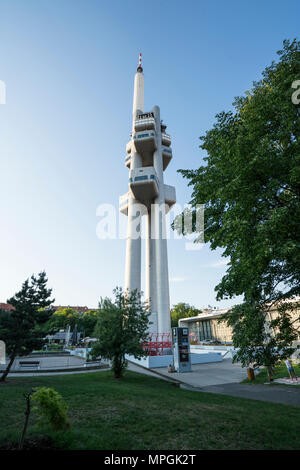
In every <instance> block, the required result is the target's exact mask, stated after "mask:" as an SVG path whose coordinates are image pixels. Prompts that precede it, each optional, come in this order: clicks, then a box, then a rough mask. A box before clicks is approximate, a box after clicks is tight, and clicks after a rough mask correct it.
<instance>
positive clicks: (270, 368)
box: [267, 366, 273, 382]
mask: <svg viewBox="0 0 300 470" xmlns="http://www.w3.org/2000/svg"><path fill="white" fill-rule="evenodd" d="M267 371H268V377H269V382H272V381H273V368H272V366H267Z"/></svg>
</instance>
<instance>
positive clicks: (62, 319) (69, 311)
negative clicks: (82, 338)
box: [49, 307, 81, 330]
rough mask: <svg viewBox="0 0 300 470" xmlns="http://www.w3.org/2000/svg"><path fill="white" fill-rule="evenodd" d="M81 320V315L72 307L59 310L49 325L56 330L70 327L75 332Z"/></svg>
mask: <svg viewBox="0 0 300 470" xmlns="http://www.w3.org/2000/svg"><path fill="white" fill-rule="evenodd" d="M80 320H81V316H80V314H79V313H78V312H77V311H76V310H74V309H73V308H71V307H66V308H59V309H58V310H56V311H55V312H54V313H53V315H52V317H51V318H50V320H49V325H51V327H52V328H55V329H64V330H65V329H66V328H67V327H68V326H70V327H71V329H72V330H73V329H74V327H75V325H76V324H78V323H79V322H80Z"/></svg>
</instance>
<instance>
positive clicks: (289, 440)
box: [0, 372, 300, 450]
mask: <svg viewBox="0 0 300 470" xmlns="http://www.w3.org/2000/svg"><path fill="white" fill-rule="evenodd" d="M38 386H46V387H53V388H54V389H55V390H57V391H58V392H59V393H60V394H61V395H62V396H63V398H64V399H65V401H66V402H67V404H68V406H69V411H68V417H69V420H70V422H71V428H70V430H68V431H66V432H63V433H51V432H49V431H48V430H46V429H44V430H43V433H47V434H48V435H50V436H52V437H53V438H54V441H55V443H56V444H57V445H59V446H61V447H63V448H67V449H105V450H122V449H123V450H138V449H147V450H158V449H160V450H161V449H163V450H196V449H299V447H300V443H299V436H300V407H299V408H298V407H293V406H288V405H281V404H274V403H264V402H258V401H253V400H246V399H240V398H233V397H228V396H222V395H213V394H209V393H199V392H192V391H187V390H181V389H180V388H178V387H177V386H175V385H173V384H171V383H169V382H165V381H163V380H160V379H156V378H152V377H150V376H146V375H142V374H137V373H134V372H126V375H125V377H124V378H123V379H120V380H116V379H114V378H113V377H112V374H111V372H94V373H86V374H73V375H58V376H55V377H46V376H44V377H25V378H24V377H17V378H10V379H8V382H7V383H6V384H1V385H0V413H1V414H0V416H1V420H0V443H3V442H4V441H6V440H7V439H13V440H18V438H19V436H20V433H21V430H22V426H23V421H24V411H25V399H24V397H23V394H24V393H25V392H27V391H28V390H29V389H31V388H32V387H38ZM39 434H41V431H40V430H38V429H37V428H36V426H35V417H34V416H33V415H32V416H31V418H30V425H29V428H28V437H34V436H37V435H39Z"/></svg>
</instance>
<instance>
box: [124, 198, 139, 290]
mask: <svg viewBox="0 0 300 470" xmlns="http://www.w3.org/2000/svg"><path fill="white" fill-rule="evenodd" d="M138 209H139V204H138V203H137V201H136V200H135V199H134V198H133V197H132V195H130V196H129V201H128V227H127V242H126V268H125V290H128V291H132V290H135V289H137V290H138V291H139V292H140V291H141V213H140V211H139V210H138Z"/></svg>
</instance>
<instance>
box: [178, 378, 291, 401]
mask: <svg viewBox="0 0 300 470" xmlns="http://www.w3.org/2000/svg"><path fill="white" fill-rule="evenodd" d="M181 388H185V389H188V390H194V391H197V392H208V393H217V394H220V395H229V396H232V397H239V398H249V399H251V400H259V401H268V402H272V403H282V404H285V405H294V406H300V388H296V387H295V388H292V387H288V386H280V385H275V386H274V385H262V384H257V385H255V384H253V385H252V384H237V383H232V384H224V385H212V386H208V387H201V388H196V387H190V386H189V385H181Z"/></svg>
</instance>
